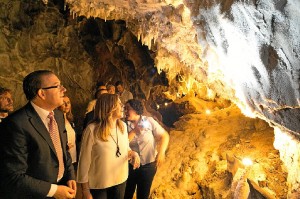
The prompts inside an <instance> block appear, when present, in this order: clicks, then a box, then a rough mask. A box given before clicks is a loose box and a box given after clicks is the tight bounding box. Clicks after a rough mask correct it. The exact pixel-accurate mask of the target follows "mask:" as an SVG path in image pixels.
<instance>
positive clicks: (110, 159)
mask: <svg viewBox="0 0 300 199" xmlns="http://www.w3.org/2000/svg"><path fill="white" fill-rule="evenodd" d="M122 117H123V105H122V103H121V101H120V99H119V97H118V96H117V95H116V94H102V95H101V96H100V97H99V98H98V99H97V102H96V107H95V115H94V121H93V122H91V123H90V124H89V125H88V126H87V127H86V129H85V130H84V133H83V139H82V143H81V151H80V157H79V163H78V170H77V182H78V183H81V187H82V192H83V197H84V198H85V199H91V198H93V199H123V198H124V192H125V186H126V180H127V177H128V159H131V163H132V164H133V167H134V168H137V167H139V161H140V160H139V157H138V155H137V153H135V152H133V151H131V150H130V148H129V143H128V137H127V136H128V135H127V127H126V124H125V123H124V122H123V121H122V120H121V118H122Z"/></svg>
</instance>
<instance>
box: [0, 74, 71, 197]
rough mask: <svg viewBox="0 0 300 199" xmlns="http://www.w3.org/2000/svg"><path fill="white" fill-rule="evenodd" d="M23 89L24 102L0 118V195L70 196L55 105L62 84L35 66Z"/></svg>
mask: <svg viewBox="0 0 300 199" xmlns="http://www.w3.org/2000/svg"><path fill="white" fill-rule="evenodd" d="M23 90H24V93H25V95H26V98H27V99H28V100H29V102H28V104H27V105H25V106H24V107H23V108H21V109H19V110H18V111H16V112H15V113H13V114H11V115H9V116H8V117H7V118H5V119H4V120H3V122H2V123H0V130H1V133H0V135H1V141H0V160H1V161H0V198H1V199H8V198H9V199H17V198H26V199H27V198H34V199H42V198H47V197H49V198H51V197H52V198H57V199H61V198H75V194H76V181H75V180H74V179H75V174H74V168H73V166H72V162H71V157H70V154H69V152H68V150H67V133H66V130H65V124H64V118H63V114H62V112H60V111H57V110H55V109H56V108H57V107H58V106H60V105H62V104H63V96H64V92H65V91H66V89H65V88H64V87H63V86H62V85H61V84H60V80H59V79H58V78H57V76H56V75H55V74H54V73H52V72H51V71H47V70H39V71H34V72H32V73H30V74H29V75H27V76H26V77H25V78H24V80H23ZM53 113H54V118H55V120H53V119H52V118H53V117H52V118H51V119H50V118H49V117H50V116H49V115H52V114H53ZM51 121H56V122H54V123H51ZM55 123H57V125H56V124H55ZM51 124H55V127H53V126H49V125H51ZM51 129H52V130H51ZM53 129H56V131H55V132H57V133H56V135H57V136H56V138H57V139H56V140H55V139H53V137H52V135H53V134H51V132H53ZM57 129H58V130H57ZM50 134H51V135H50ZM59 147H61V148H59Z"/></svg>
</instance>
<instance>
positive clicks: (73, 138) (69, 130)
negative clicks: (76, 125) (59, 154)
mask: <svg viewBox="0 0 300 199" xmlns="http://www.w3.org/2000/svg"><path fill="white" fill-rule="evenodd" d="M65 122H66V130H67V136H68V144H72V146H73V147H71V148H70V149H69V153H70V155H71V159H72V163H74V162H77V154H76V133H75V131H74V129H73V127H72V126H71V124H70V122H69V121H68V120H66V121H65Z"/></svg>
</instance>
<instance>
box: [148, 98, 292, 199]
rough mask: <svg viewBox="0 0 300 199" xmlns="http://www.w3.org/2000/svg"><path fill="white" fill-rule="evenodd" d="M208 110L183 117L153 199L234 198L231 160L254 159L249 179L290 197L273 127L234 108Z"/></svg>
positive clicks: (274, 194)
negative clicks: (232, 158) (275, 145)
mask: <svg viewBox="0 0 300 199" xmlns="http://www.w3.org/2000/svg"><path fill="white" fill-rule="evenodd" d="M205 106H206V105H205V104H202V105H201V106H199V107H202V110H196V111H195V113H192V114H186V115H184V116H182V117H181V118H180V119H179V121H177V122H176V123H175V124H174V125H175V128H172V129H171V130H170V131H169V133H170V143H169V148H168V151H167V155H166V160H165V162H164V164H163V165H162V166H161V167H159V169H158V171H157V174H156V176H155V178H154V182H153V185H152V189H151V197H150V198H153V199H154V198H155V199H159V198H168V199H169V198H170V199H177V198H178V199H182V198H199V199H202V198H204V199H211V198H226V199H229V198H233V195H234V194H236V193H235V192H237V189H236V187H234V179H233V175H232V173H231V172H229V170H230V169H229V170H228V168H231V167H235V166H236V165H232V164H234V163H229V162H228V161H227V158H226V157H227V156H230V157H235V159H237V160H239V159H243V158H244V157H249V158H251V159H252V160H253V162H254V164H253V165H252V166H251V167H249V170H248V176H247V178H248V179H250V180H252V181H254V182H256V183H257V185H259V188H260V189H261V190H263V191H264V192H265V193H268V195H269V196H271V197H270V198H286V196H287V190H288V188H287V184H286V178H287V172H286V168H285V166H284V165H283V163H282V162H281V160H280V157H279V152H278V151H277V150H276V149H275V148H274V146H273V142H274V131H273V128H271V127H270V126H269V125H268V124H267V123H266V122H264V121H263V120H260V119H253V118H248V117H245V116H244V115H243V114H242V113H241V112H240V110H239V109H238V108H237V107H236V106H234V105H231V106H229V107H227V108H217V107H215V108H214V109H213V111H212V113H211V114H209V115H207V114H205V110H204V109H203V107H205ZM239 191H241V190H239ZM240 198H242V197H240ZM252 198H268V197H252Z"/></svg>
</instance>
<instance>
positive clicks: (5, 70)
mask: <svg viewBox="0 0 300 199" xmlns="http://www.w3.org/2000/svg"><path fill="white" fill-rule="evenodd" d="M80 25H81V24H80V23H73V24H68V23H67V20H66V18H65V15H64V14H63V12H61V11H60V10H59V7H57V5H54V4H49V5H48V6H45V5H44V4H43V2H39V1H1V2H0V27H1V31H0V71H1V72H0V85H1V86H4V87H7V88H10V89H11V90H12V91H13V98H14V104H15V108H19V107H21V106H23V105H24V104H25V103H26V102H27V100H26V98H25V95H23V90H22V81H23V78H24V77H25V76H26V75H27V74H28V73H30V72H32V71H34V70H38V69H48V70H52V71H53V72H54V73H56V74H57V75H58V77H59V78H60V79H61V82H62V84H63V85H64V86H65V87H66V88H67V92H66V94H67V95H69V96H70V97H71V100H72V102H73V108H75V109H76V110H79V109H82V106H85V104H86V103H87V101H88V100H89V99H90V98H91V95H92V90H91V88H92V86H93V85H94V79H95V75H96V74H95V72H94V71H95V70H94V68H93V66H92V64H91V57H90V55H89V54H88V53H87V52H86V51H85V50H84V48H83V46H82V45H81V43H80V42H78V41H79V38H78V34H77V32H78V29H79V28H80ZM77 114H81V112H80V111H78V113H77ZM77 114H76V115H77ZM82 114H83V113H82Z"/></svg>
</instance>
